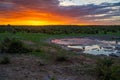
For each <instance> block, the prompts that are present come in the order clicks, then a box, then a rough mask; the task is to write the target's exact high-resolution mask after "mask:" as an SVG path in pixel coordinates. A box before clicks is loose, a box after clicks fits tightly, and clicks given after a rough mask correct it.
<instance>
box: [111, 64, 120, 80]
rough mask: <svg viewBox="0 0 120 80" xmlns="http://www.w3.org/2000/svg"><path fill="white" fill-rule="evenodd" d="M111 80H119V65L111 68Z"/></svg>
mask: <svg viewBox="0 0 120 80" xmlns="http://www.w3.org/2000/svg"><path fill="white" fill-rule="evenodd" d="M111 71H112V75H111V76H112V80H120V64H119V65H114V66H112V67H111Z"/></svg>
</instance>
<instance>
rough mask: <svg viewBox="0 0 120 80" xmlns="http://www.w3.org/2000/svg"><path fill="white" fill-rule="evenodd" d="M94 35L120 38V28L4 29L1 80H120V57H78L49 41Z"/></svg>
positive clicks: (0, 36) (0, 43) (0, 39)
mask: <svg viewBox="0 0 120 80" xmlns="http://www.w3.org/2000/svg"><path fill="white" fill-rule="evenodd" d="M93 35H97V36H98V35H99V36H103V35H112V36H113V35H115V36H120V27H119V26H107V27H105V26H98V27H96V26H95V27H94V26H93V27H91V26H90V27H87V26H84V27H82V26H63V27H60V26H43V27H42V26H41V27H38V26H36V27H33V26H30V27H29V26H21V27H19V26H11V25H7V26H1V27H0V80H4V79H9V80H21V79H22V80H33V79H36V80H66V79H69V80H120V76H119V75H120V58H116V57H107V56H94V55H88V54H76V53H75V52H71V51H66V50H64V49H62V48H61V47H59V46H57V45H55V44H51V43H50V42H49V40H50V39H53V38H62V37H78V36H93ZM113 37H114V36H113ZM2 75H3V76H2ZM11 75H13V76H11ZM18 75H19V76H18ZM15 76H17V77H15ZM40 76H43V77H44V76H45V78H44V79H43V77H42V78H41V77H40ZM46 78H47V79H46Z"/></svg>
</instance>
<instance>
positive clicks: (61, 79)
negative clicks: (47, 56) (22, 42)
mask: <svg viewBox="0 0 120 80" xmlns="http://www.w3.org/2000/svg"><path fill="white" fill-rule="evenodd" d="M9 58H10V60H11V63H10V64H7V65H1V64H0V79H1V80H50V79H52V78H55V79H57V80H91V79H92V80H96V78H95V76H92V74H94V73H88V72H89V71H92V70H93V67H91V69H90V67H85V66H86V65H88V66H89V64H93V63H94V62H93V61H92V60H91V59H87V58H85V57H83V56H81V57H74V58H72V59H71V62H70V61H69V62H62V63H60V62H52V63H47V64H45V65H40V64H41V63H43V64H44V61H42V60H41V59H40V58H38V57H33V56H27V55H14V56H13V55H9ZM80 60H83V63H81V61H80Z"/></svg>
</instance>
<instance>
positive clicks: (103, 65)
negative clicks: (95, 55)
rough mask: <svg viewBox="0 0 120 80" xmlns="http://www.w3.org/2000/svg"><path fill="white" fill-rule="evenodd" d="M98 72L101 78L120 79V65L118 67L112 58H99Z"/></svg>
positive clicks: (102, 79) (105, 79)
mask: <svg viewBox="0 0 120 80" xmlns="http://www.w3.org/2000/svg"><path fill="white" fill-rule="evenodd" d="M96 72H97V74H98V78H99V80H120V76H119V75H120V66H119V67H117V65H115V64H114V61H113V60H112V59H109V58H105V59H101V60H98V62H97V66H96Z"/></svg>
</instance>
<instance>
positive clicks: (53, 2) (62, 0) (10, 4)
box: [0, 0, 120, 25]
mask: <svg viewBox="0 0 120 80" xmlns="http://www.w3.org/2000/svg"><path fill="white" fill-rule="evenodd" d="M7 24H11V25H120V0H0V25H7Z"/></svg>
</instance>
